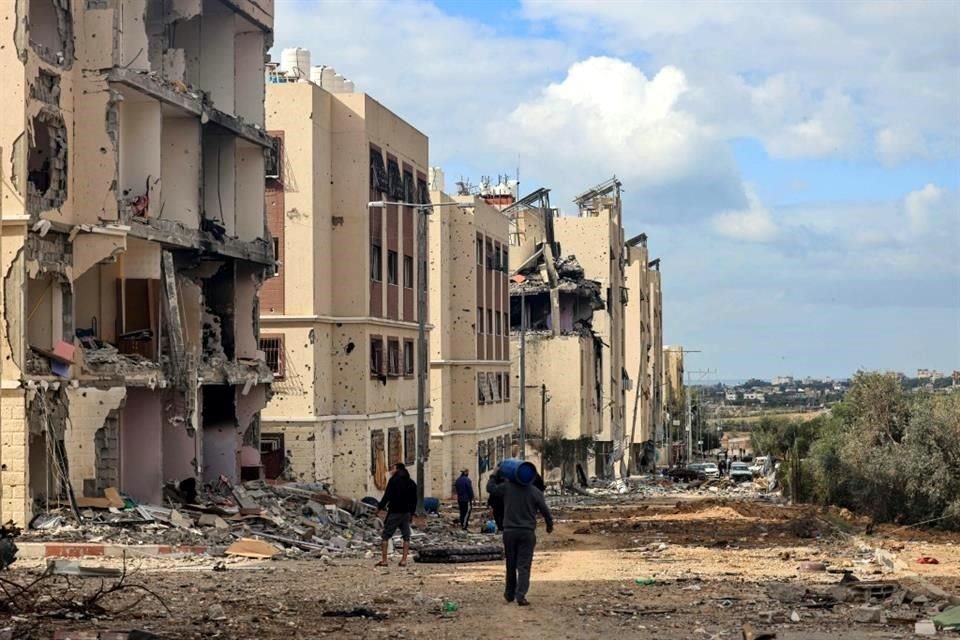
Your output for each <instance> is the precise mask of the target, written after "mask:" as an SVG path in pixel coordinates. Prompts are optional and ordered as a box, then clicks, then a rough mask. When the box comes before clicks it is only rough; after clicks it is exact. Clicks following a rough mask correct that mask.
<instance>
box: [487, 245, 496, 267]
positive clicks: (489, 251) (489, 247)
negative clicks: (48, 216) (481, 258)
mask: <svg viewBox="0 0 960 640" xmlns="http://www.w3.org/2000/svg"><path fill="white" fill-rule="evenodd" d="M493 268H494V259H493V244H492V243H491V242H490V241H489V240H487V270H493Z"/></svg>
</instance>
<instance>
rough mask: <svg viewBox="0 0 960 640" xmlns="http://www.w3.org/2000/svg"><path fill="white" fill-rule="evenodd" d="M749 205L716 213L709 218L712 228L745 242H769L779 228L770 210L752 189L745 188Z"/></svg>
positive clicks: (723, 234) (722, 234)
mask: <svg viewBox="0 0 960 640" xmlns="http://www.w3.org/2000/svg"><path fill="white" fill-rule="evenodd" d="M747 199H748V202H749V204H750V206H749V207H748V208H746V209H742V210H738V211H724V212H722V213H718V214H717V215H715V216H714V217H713V219H712V220H711V224H712V226H713V230H714V231H715V232H716V233H718V234H719V235H721V236H725V237H727V238H731V239H733V240H741V241H745V242H770V241H771V240H774V239H775V238H776V237H777V235H778V233H779V229H778V228H777V224H776V223H775V222H774V221H773V218H772V217H771V215H770V212H769V211H767V208H766V207H764V206H763V203H762V202H760V198H758V197H757V195H756V193H755V192H754V191H753V189H748V190H747Z"/></svg>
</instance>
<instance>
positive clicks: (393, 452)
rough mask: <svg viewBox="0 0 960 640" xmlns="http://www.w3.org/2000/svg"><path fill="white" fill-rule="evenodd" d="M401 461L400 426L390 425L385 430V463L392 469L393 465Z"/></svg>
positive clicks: (401, 440) (401, 442)
mask: <svg viewBox="0 0 960 640" xmlns="http://www.w3.org/2000/svg"><path fill="white" fill-rule="evenodd" d="M401 462H403V436H402V435H401V434H400V427H391V428H390V429H389V431H387V465H388V466H389V467H390V468H391V469H392V468H393V467H394V465H396V464H398V463H401Z"/></svg>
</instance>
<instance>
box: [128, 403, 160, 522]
mask: <svg viewBox="0 0 960 640" xmlns="http://www.w3.org/2000/svg"><path fill="white" fill-rule="evenodd" d="M162 430H163V404H162V402H161V394H160V391H154V390H150V389H128V390H127V398H126V400H125V402H124V405H123V411H122V413H121V427H120V446H121V447H122V454H121V466H120V468H121V474H120V476H121V480H120V486H121V487H122V488H123V492H124V493H126V494H127V495H129V496H130V497H132V498H133V499H134V500H136V501H138V502H146V503H151V504H158V503H160V501H161V497H162V496H161V488H162V486H163V461H162V457H163V456H162V452H163V431H162Z"/></svg>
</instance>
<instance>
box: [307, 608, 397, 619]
mask: <svg viewBox="0 0 960 640" xmlns="http://www.w3.org/2000/svg"><path fill="white" fill-rule="evenodd" d="M320 615H321V616H322V617H324V618H369V619H371V620H386V619H387V614H385V613H380V612H379V611H374V610H373V609H368V608H367V607H354V608H353V609H334V610H331V611H324V612H323V613H321V614H320Z"/></svg>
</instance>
